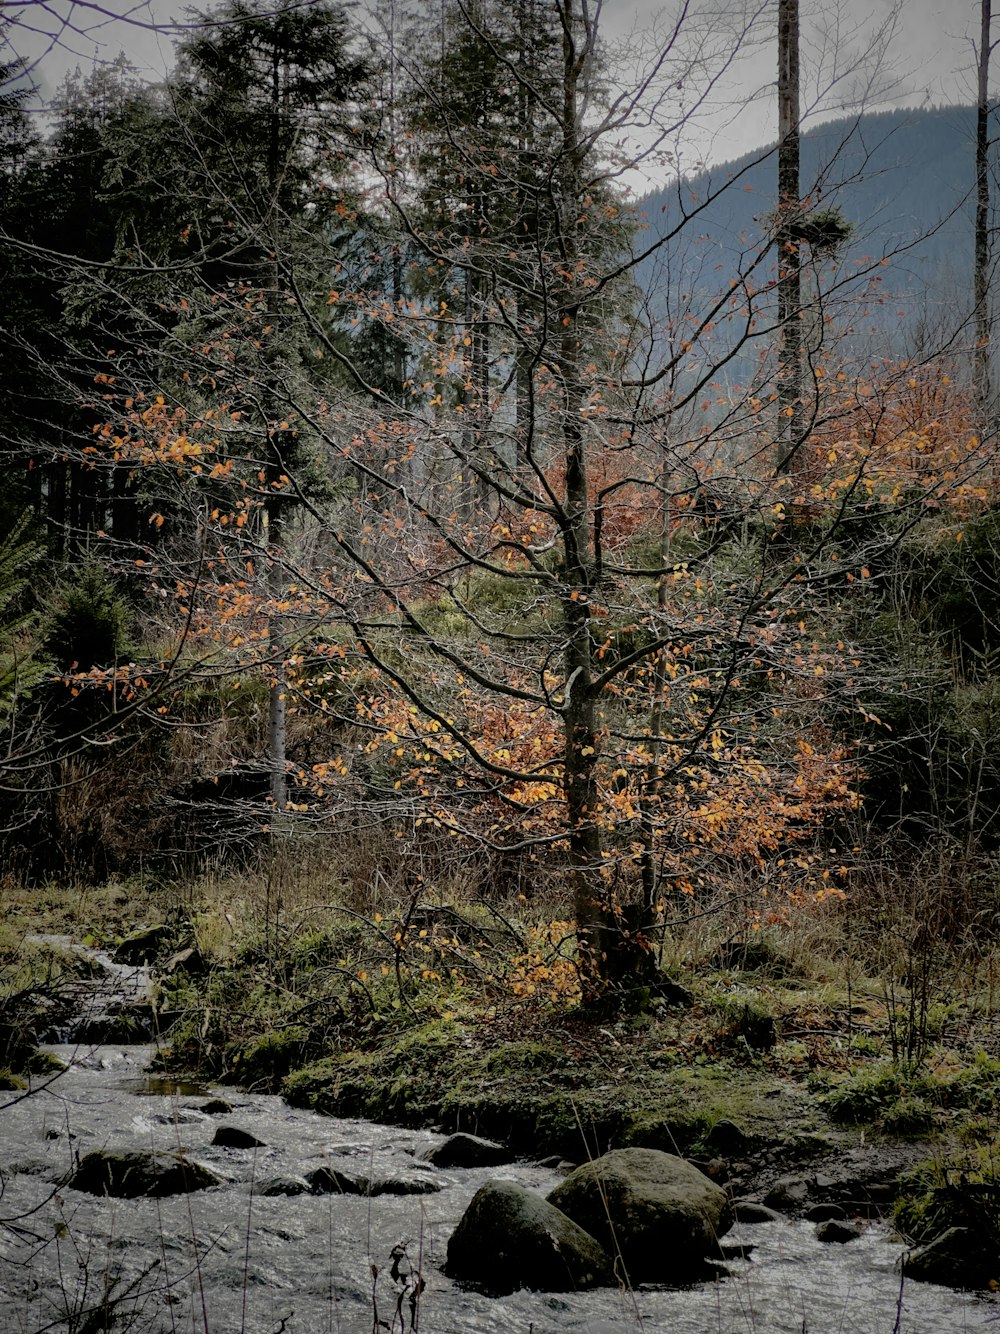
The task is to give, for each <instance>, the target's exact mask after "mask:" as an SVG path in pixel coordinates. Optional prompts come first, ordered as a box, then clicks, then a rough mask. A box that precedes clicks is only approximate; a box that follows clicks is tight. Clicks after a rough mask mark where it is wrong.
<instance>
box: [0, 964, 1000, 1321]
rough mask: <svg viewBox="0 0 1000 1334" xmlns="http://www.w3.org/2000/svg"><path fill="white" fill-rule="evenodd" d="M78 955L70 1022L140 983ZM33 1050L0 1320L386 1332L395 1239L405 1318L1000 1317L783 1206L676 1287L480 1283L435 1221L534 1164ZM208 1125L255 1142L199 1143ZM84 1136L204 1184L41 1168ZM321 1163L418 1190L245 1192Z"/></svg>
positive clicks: (881, 1240) (3, 1134)
mask: <svg viewBox="0 0 1000 1334" xmlns="http://www.w3.org/2000/svg"><path fill="white" fill-rule="evenodd" d="M58 943H64V942H58ZM98 961H99V962H101V963H103V964H104V965H105V968H104V970H103V971H102V972H101V973H100V974H99V977H98V978H97V980H96V981H95V983H94V986H93V994H92V995H91V996H90V997H89V999H86V998H85V1000H84V1003H83V1004H82V1006H81V1011H82V1020H81V1023H80V1025H79V1026H78V1031H85V1030H87V1028H88V1025H91V1024H92V1023H93V1022H94V1021H95V1020H96V1019H97V1018H99V1016H100V1015H101V1014H106V1013H111V1012H113V1010H114V1008H115V1006H116V1005H118V1004H119V1002H120V1001H121V1000H122V999H123V998H124V999H125V1000H126V1001H127V1002H128V1003H131V1004H138V1005H140V1006H141V1005H142V1003H143V1001H144V999H145V989H146V987H147V986H148V982H147V979H146V977H145V973H144V971H143V970H141V969H138V970H136V969H133V970H128V969H121V968H117V969H116V968H115V967H112V966H109V960H107V958H106V957H104V956H98ZM52 1050H53V1051H54V1052H55V1053H56V1055H58V1056H59V1057H60V1058H61V1060H62V1061H64V1062H65V1063H66V1065H67V1067H68V1068H67V1069H66V1070H65V1072H63V1073H61V1074H58V1075H56V1076H54V1077H50V1078H46V1079H43V1080H36V1083H35V1087H34V1088H33V1089H32V1091H31V1093H30V1095H29V1096H23V1095H18V1094H0V1188H2V1191H0V1334H41V1332H42V1331H48V1330H52V1331H56V1330H58V1331H65V1332H66V1334H99V1331H103V1330H105V1329H106V1328H107V1329H116V1330H117V1329H131V1330H135V1331H138V1332H139V1334H182V1332H183V1334H282V1332H283V1331H287V1334H295V1332H296V1331H298V1332H299V1334H373V1331H375V1330H376V1329H394V1330H403V1331H405V1330H407V1329H409V1327H410V1321H411V1315H412V1314H414V1313H413V1312H412V1310H411V1305H410V1296H411V1294H412V1281H411V1284H410V1286H409V1287H407V1286H405V1283H404V1281H403V1280H404V1279H405V1263H404V1266H403V1271H402V1272H403V1278H396V1279H395V1280H394V1277H393V1273H392V1269H393V1265H392V1257H393V1251H394V1249H395V1248H398V1246H399V1245H401V1244H402V1245H404V1246H405V1247H406V1256H407V1259H408V1261H409V1263H410V1264H411V1265H412V1266H413V1267H414V1269H415V1270H417V1271H419V1273H421V1274H422V1275H423V1278H424V1281H425V1284H426V1287H425V1289H424V1291H423V1293H422V1295H421V1297H420V1300H419V1303H418V1305H417V1307H416V1310H415V1316H416V1327H417V1329H418V1331H422V1332H423V1334H612V1331H614V1332H615V1334H618V1332H619V1331H620V1332H622V1334H625V1332H626V1331H636V1332H638V1331H649V1332H652V1331H656V1334H755V1332H761V1334H763V1332H764V1331H766V1332H767V1334H802V1331H803V1330H808V1331H809V1334H894V1332H895V1331H899V1334H962V1332H963V1331H973V1330H988V1329H990V1328H992V1329H995V1330H996V1331H997V1334H1000V1304H998V1299H997V1298H996V1297H994V1296H992V1295H989V1294H985V1295H974V1294H969V1293H962V1292H956V1291H952V1290H950V1289H947V1288H940V1287H934V1286H931V1285H921V1284H907V1285H906V1286H905V1288H903V1289H901V1288H900V1280H899V1271H898V1260H899V1257H900V1253H901V1246H900V1244H899V1243H898V1241H893V1239H892V1237H891V1235H890V1233H889V1231H888V1230H887V1229H886V1228H884V1227H881V1226H872V1227H869V1228H868V1229H866V1231H865V1232H864V1234H863V1236H862V1237H861V1238H860V1239H859V1240H857V1241H853V1242H850V1243H848V1244H846V1245H836V1244H823V1243H821V1242H818V1241H817V1240H816V1238H815V1227H814V1226H813V1225H811V1224H808V1223H802V1222H792V1221H786V1220H782V1221H778V1222H771V1223H765V1224H762V1225H755V1226H752V1227H750V1226H744V1227H743V1228H741V1229H740V1228H737V1229H735V1230H734V1231H733V1232H732V1233H730V1234H729V1236H728V1237H727V1238H726V1240H727V1241H742V1242H744V1243H746V1244H747V1245H748V1246H752V1247H753V1253H752V1257H751V1258H750V1259H749V1260H746V1261H734V1262H730V1263H729V1268H730V1271H731V1274H730V1276H729V1277H727V1278H723V1279H720V1280H719V1281H718V1282H715V1283H710V1284H701V1285H699V1286H697V1287H693V1288H689V1289H681V1290H678V1289H668V1288H656V1287H645V1286H644V1287H641V1288H639V1289H638V1290H637V1291H635V1292H618V1291H616V1290H612V1289H607V1290H598V1291H594V1292H587V1293H579V1294H569V1295H558V1296H557V1295H546V1294H539V1293H532V1292H519V1293H515V1294H514V1295H513V1296H509V1297H504V1298H491V1297H488V1296H484V1295H482V1294H480V1293H478V1292H475V1291H472V1290H469V1289H467V1288H463V1287H461V1286H459V1285H458V1284H456V1283H453V1282H452V1281H451V1280H449V1279H448V1278H447V1277H446V1276H445V1275H444V1273H443V1264H444V1260H445V1256H446V1250H447V1241H448V1237H449V1236H450V1234H451V1232H452V1230H453V1229H454V1227H455V1225H456V1224H457V1222H458V1220H459V1218H460V1217H461V1215H462V1213H463V1211H464V1209H465V1207H466V1205H467V1204H468V1203H469V1200H470V1199H471V1198H472V1196H473V1194H474V1193H475V1191H476V1190H477V1189H478V1187H479V1186H480V1185H482V1183H483V1182H484V1181H486V1180H488V1179H489V1178H490V1177H493V1176H505V1177H510V1178H513V1179H514V1180H517V1181H519V1182H521V1183H522V1184H524V1185H526V1186H529V1187H531V1188H532V1189H535V1190H538V1191H542V1192H546V1191H548V1190H549V1189H551V1187H552V1186H554V1185H555V1184H556V1182H557V1181H558V1180H559V1177H558V1174H557V1173H555V1172H554V1171H552V1170H549V1169H546V1168H544V1167H542V1166H540V1165H539V1164H537V1163H520V1164H514V1165H513V1166H510V1167H504V1168H501V1169H496V1168H490V1169H488V1168H483V1169H473V1170H449V1171H443V1170H440V1169H437V1168H432V1167H430V1166H429V1165H428V1164H426V1163H424V1162H422V1161H421V1155H422V1153H423V1152H424V1151H425V1150H426V1149H428V1148H430V1147H431V1146H432V1145H433V1144H435V1143H437V1142H439V1140H440V1138H441V1137H440V1136H437V1135H434V1134H433V1133H431V1132H412V1131H403V1130H399V1129H394V1128H392V1127H388V1126H380V1125H373V1124H370V1123H368V1122H364V1121H349V1120H341V1119H336V1118H328V1117H321V1116H318V1115H316V1114H315V1113H312V1112H306V1111H299V1110H295V1109H293V1108H290V1107H287V1106H286V1105H285V1104H284V1103H283V1102H282V1101H281V1100H280V1099H279V1098H277V1097H273V1096H266V1095H263V1094H239V1093H236V1094H234V1093H232V1092H231V1091H228V1090H227V1091H226V1092H225V1094H224V1096H225V1097H226V1099H227V1100H228V1101H229V1102H230V1104H231V1111H230V1112H227V1113H224V1114H221V1115H220V1114H218V1113H212V1114H210V1113H207V1112H205V1111H202V1110H200V1108H201V1105H203V1104H204V1103H205V1101H206V1098H207V1097H208V1096H209V1095H210V1094H211V1092H212V1091H211V1090H209V1089H207V1088H203V1087H199V1086H198V1085H194V1084H182V1083H176V1082H172V1081H164V1080H160V1079H156V1078H155V1077H151V1076H148V1075H147V1074H145V1073H144V1071H145V1067H146V1065H147V1063H148V1061H149V1058H150V1056H151V1054H152V1052H151V1049H150V1048H148V1047H121V1046H103V1047H92V1046H85V1045H82V1044H81V1043H79V1042H77V1043H76V1044H73V1045H56V1046H53V1048H52ZM220 1124H223V1125H226V1126H231V1127H236V1128H238V1129H241V1130H244V1131H247V1132H249V1133H250V1134H252V1135H253V1136H254V1137H255V1138H256V1139H257V1140H259V1141H261V1142H262V1145H263V1147H259V1148H255V1149H233V1148H223V1147H219V1146H215V1145H213V1144H212V1139H213V1136H214V1133H215V1131H216V1129H217V1128H218V1126H219V1125H220ZM101 1148H107V1149H111V1150H125V1149H130V1150H140V1149H141V1150H160V1149H169V1150H178V1149H182V1150H184V1151H185V1152H186V1154H187V1155H188V1156H189V1157H190V1158H192V1159H193V1160H195V1161H196V1162H200V1163H203V1164H205V1165H206V1166H207V1167H209V1168H210V1169H211V1170H212V1171H213V1172H214V1173H215V1174H216V1175H217V1176H218V1177H220V1178H221V1179H222V1184H221V1185H219V1186H216V1187H213V1188H211V1189H209V1190H205V1191H200V1192H198V1193H195V1194H192V1195H186V1196H184V1195H181V1196H172V1197H168V1198H164V1199H137V1200H121V1199H108V1198H103V1197H102V1198H98V1197H95V1196H92V1195H87V1194H84V1193H82V1192H79V1191H76V1190H72V1189H69V1188H68V1187H66V1186H64V1185H62V1184H60V1183H61V1182H63V1181H64V1180H65V1179H66V1177H67V1176H68V1174H69V1173H70V1172H71V1171H72V1169H73V1167H74V1165H75V1163H76V1162H77V1161H78V1160H79V1159H80V1158H82V1157H83V1156H84V1155H85V1154H86V1153H89V1152H91V1151H92V1150H95V1149H101ZM324 1165H326V1166H329V1167H333V1168H339V1169H340V1170H341V1171H342V1172H346V1173H349V1174H351V1175H352V1176H355V1177H357V1176H364V1177H366V1178H368V1179H369V1180H372V1181H385V1180H387V1179H391V1180H394V1181H395V1182H396V1183H397V1186H400V1187H402V1186H407V1187H408V1188H409V1189H411V1190H413V1191H414V1192H417V1191H421V1190H426V1188H427V1187H428V1186H430V1187H431V1188H432V1189H431V1192H429V1193H411V1194H389V1193H378V1194H375V1193H373V1194H371V1195H322V1196H316V1195H311V1194H305V1193H302V1194H297V1195H276V1196H271V1195H267V1194H264V1193H262V1192H263V1191H264V1190H266V1188H267V1185H268V1183H269V1182H273V1181H275V1180H276V1179H279V1178H285V1179H288V1178H301V1177H302V1176H303V1175H304V1174H305V1173H307V1172H309V1171H311V1170H313V1169H315V1168H318V1167H321V1166H324ZM434 1187H437V1188H438V1189H433V1188H434ZM396 1253H397V1255H398V1254H399V1252H398V1250H397V1252H396ZM375 1270H377V1274H376V1273H375V1272H374V1271H375ZM108 1312H111V1313H113V1319H112V1318H111V1317H110V1316H109V1315H108ZM401 1320H402V1322H403V1323H402V1324H401ZM376 1321H380V1322H382V1323H381V1324H379V1325H376Z"/></svg>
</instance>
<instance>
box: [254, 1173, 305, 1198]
mask: <svg viewBox="0 0 1000 1334" xmlns="http://www.w3.org/2000/svg"><path fill="white" fill-rule="evenodd" d="M253 1193H254V1194H255V1195H268V1196H275V1195H308V1194H309V1182H308V1181H306V1180H305V1179H304V1178H303V1177H270V1178H269V1179H268V1180H267V1181H262V1182H260V1184H259V1185H257V1186H254V1188H253Z"/></svg>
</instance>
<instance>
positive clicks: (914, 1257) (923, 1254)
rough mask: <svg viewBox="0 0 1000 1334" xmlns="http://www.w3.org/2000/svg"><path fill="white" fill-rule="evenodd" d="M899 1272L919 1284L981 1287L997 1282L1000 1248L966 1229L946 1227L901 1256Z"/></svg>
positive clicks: (993, 1242) (999, 1273)
mask: <svg viewBox="0 0 1000 1334" xmlns="http://www.w3.org/2000/svg"><path fill="white" fill-rule="evenodd" d="M903 1273H904V1275H905V1276H906V1277H907V1278H913V1279H918V1280H919V1281H920V1282H921V1283H943V1284H945V1285H946V1286H948V1287H951V1288H985V1287H988V1286H989V1285H990V1284H992V1283H995V1282H997V1281H998V1280H1000V1245H998V1244H997V1240H996V1238H995V1237H993V1238H991V1237H989V1236H986V1235H984V1234H982V1233H980V1232H977V1231H975V1230H974V1229H972V1228H970V1227H949V1228H946V1229H945V1230H944V1232H941V1233H939V1234H938V1236H936V1237H934V1238H933V1240H931V1241H929V1242H927V1244H926V1245H925V1246H918V1247H917V1249H916V1250H914V1251H910V1253H909V1254H908V1255H906V1256H904V1257H903Z"/></svg>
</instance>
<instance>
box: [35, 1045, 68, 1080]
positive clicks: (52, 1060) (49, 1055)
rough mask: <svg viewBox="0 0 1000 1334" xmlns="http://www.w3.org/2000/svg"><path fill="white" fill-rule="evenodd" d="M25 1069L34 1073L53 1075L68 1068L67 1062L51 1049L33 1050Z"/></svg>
mask: <svg viewBox="0 0 1000 1334" xmlns="http://www.w3.org/2000/svg"><path fill="white" fill-rule="evenodd" d="M25 1069H26V1070H27V1071H28V1073H29V1074H32V1075H53V1074H58V1073H59V1072H60V1071H62V1070H65V1069H66V1062H65V1061H60V1059H59V1057H58V1056H56V1055H55V1053H54V1052H51V1051H42V1050H37V1051H33V1052H32V1053H31V1055H30V1056H29V1057H28V1060H27V1062H26V1064H25Z"/></svg>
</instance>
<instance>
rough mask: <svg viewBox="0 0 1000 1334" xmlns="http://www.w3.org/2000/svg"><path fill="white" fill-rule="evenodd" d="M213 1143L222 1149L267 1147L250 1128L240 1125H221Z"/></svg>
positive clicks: (213, 1137)
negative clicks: (242, 1128) (240, 1126)
mask: <svg viewBox="0 0 1000 1334" xmlns="http://www.w3.org/2000/svg"><path fill="white" fill-rule="evenodd" d="M212 1143H213V1144H214V1145H216V1146H217V1147H219V1148H222V1149H266V1148H267V1145H266V1144H265V1143H264V1141H263V1140H261V1139H258V1138H257V1136H256V1135H251V1134H250V1132H249V1130H241V1129H240V1128H239V1126H219V1128H218V1130H217V1131H216V1132H215V1134H214V1135H213V1136H212Z"/></svg>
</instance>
